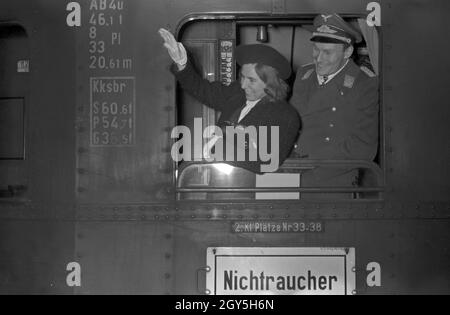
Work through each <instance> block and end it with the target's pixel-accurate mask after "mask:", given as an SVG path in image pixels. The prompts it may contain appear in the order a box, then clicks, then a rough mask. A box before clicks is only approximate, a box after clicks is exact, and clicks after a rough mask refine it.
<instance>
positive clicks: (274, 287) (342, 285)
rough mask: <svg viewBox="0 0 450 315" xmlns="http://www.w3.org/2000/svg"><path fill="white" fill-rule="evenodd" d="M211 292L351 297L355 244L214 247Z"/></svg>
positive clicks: (209, 279) (209, 274) (210, 258)
mask: <svg viewBox="0 0 450 315" xmlns="http://www.w3.org/2000/svg"><path fill="white" fill-rule="evenodd" d="M207 266H208V268H207V271H208V272H207V276H206V288H207V293H209V294H215V295H270V294H280V295H302V294H315V295H330V294H331V295H349V294H354V293H355V288H356V276H355V271H354V270H355V268H354V267H355V249H354V248H300V247H214V248H213V247H210V248H208V249H207Z"/></svg>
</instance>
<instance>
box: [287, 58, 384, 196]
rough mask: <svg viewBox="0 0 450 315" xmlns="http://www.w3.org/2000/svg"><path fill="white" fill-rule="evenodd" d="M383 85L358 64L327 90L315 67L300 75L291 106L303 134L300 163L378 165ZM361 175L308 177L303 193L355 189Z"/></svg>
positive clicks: (325, 171) (338, 172) (328, 172)
mask: <svg viewBox="0 0 450 315" xmlns="http://www.w3.org/2000/svg"><path fill="white" fill-rule="evenodd" d="M378 101H379V100H378V80H377V78H375V77H374V75H371V74H370V73H369V72H368V71H362V70H361V69H360V68H359V67H358V66H357V65H356V64H355V63H354V62H353V61H352V60H350V61H349V62H348V64H347V65H346V66H345V68H344V69H342V71H341V72H340V73H339V74H337V75H336V77H334V78H332V79H331V81H329V82H328V83H327V84H325V85H323V86H320V85H319V83H318V80H317V73H316V71H315V66H314V64H311V65H307V66H304V67H302V68H301V69H300V70H299V72H298V73H297V78H296V82H295V84H294V93H293V96H292V99H291V104H292V105H293V106H294V107H295V108H296V109H297V110H298V111H299V113H300V116H301V118H302V124H303V126H302V127H303V128H302V131H301V134H300V137H299V139H298V141H297V145H296V146H295V152H294V156H295V157H300V158H306V159H326V160H367V161H373V159H374V158H375V156H376V153H377V150H378V123H379V122H378ZM358 173H359V172H358V170H357V169H354V168H353V169H352V168H337V167H328V168H326V167H321V168H317V169H315V170H313V171H306V172H304V173H303V174H302V178H301V185H302V186H303V187H351V186H352V185H353V186H354V185H355V184H356V183H357V182H358V181H359V180H361V179H360V178H359V179H358ZM304 197H306V198H309V197H313V198H321V199H325V198H331V199H338V198H339V199H340V198H349V197H351V195H349V194H314V195H311V196H309V195H305V196H304Z"/></svg>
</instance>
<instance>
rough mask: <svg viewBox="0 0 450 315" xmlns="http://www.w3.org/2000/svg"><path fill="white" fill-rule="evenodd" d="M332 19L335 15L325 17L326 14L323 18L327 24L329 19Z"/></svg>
mask: <svg viewBox="0 0 450 315" xmlns="http://www.w3.org/2000/svg"><path fill="white" fill-rule="evenodd" d="M332 17H333V15H325V14H322V18H323V20H324V21H325V22H327V21H328V19H329V18H332Z"/></svg>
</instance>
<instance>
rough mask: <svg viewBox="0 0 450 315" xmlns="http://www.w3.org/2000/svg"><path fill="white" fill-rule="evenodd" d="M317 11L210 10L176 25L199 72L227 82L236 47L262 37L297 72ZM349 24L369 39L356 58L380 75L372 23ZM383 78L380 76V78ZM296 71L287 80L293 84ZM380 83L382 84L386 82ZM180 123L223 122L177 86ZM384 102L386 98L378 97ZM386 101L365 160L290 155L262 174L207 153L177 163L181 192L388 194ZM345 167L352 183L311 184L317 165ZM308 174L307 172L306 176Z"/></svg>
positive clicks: (191, 195) (308, 58)
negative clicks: (374, 146)
mask: <svg viewBox="0 0 450 315" xmlns="http://www.w3.org/2000/svg"><path fill="white" fill-rule="evenodd" d="M314 17H315V15H302V16H275V17H274V16H261V15H226V16H225V15H208V16H190V17H188V18H187V19H186V20H185V21H184V22H183V23H181V24H180V27H179V29H178V40H180V41H182V42H183V43H184V45H185V46H186V47H187V48H188V50H189V51H190V53H191V54H192V56H193V59H194V60H193V61H194V64H195V66H196V68H197V69H198V71H199V72H200V73H201V74H202V75H203V77H204V78H206V79H208V80H210V81H221V82H222V83H223V84H229V83H230V82H231V81H233V80H236V77H237V71H238V69H236V64H235V60H234V54H233V52H234V48H235V47H236V46H237V45H240V44H253V43H258V42H263V43H264V44H267V45H270V46H272V47H274V48H275V49H277V50H278V51H279V52H280V53H281V54H283V55H284V56H285V57H286V58H287V59H288V60H289V61H290V62H291V65H292V68H293V70H294V73H296V70H297V69H298V68H299V67H301V66H302V65H304V64H308V63H311V62H312V53H311V52H312V44H311V42H310V40H309V39H310V37H311V32H312V29H313V26H312V23H313V19H314ZM344 18H345V19H346V20H347V22H349V23H351V24H352V25H353V26H354V27H355V28H359V29H360V30H361V33H362V34H363V37H364V40H363V42H362V43H361V44H359V45H358V46H355V49H354V54H353V56H352V58H353V60H354V61H355V63H356V64H357V65H358V66H360V67H364V68H365V70H367V71H369V72H371V73H372V74H374V75H378V76H379V78H380V77H381V76H380V75H379V70H378V69H380V66H379V59H380V58H379V47H378V36H379V34H378V32H379V30H377V29H375V28H371V29H368V28H366V27H365V26H367V24H366V23H365V20H362V18H363V17H362V16H361V17H359V16H356V15H355V16H345V15H344ZM380 79H381V78H380ZM294 80H295V77H292V78H291V79H290V80H289V82H288V83H289V84H291V85H292V84H293V82H294ZM380 86H381V84H380ZM177 102H178V104H177V109H178V125H184V126H187V127H192V128H194V121H195V119H198V118H202V127H203V129H202V130H204V129H205V128H206V127H207V126H209V125H212V124H213V123H214V122H217V120H218V118H219V116H220V113H219V112H215V111H214V110H212V109H210V108H208V107H206V106H204V105H203V104H201V103H200V102H198V101H197V100H195V99H193V98H192V97H190V96H188V95H187V94H186V93H185V92H184V91H183V90H182V89H178V90H177ZM380 103H381V97H380ZM381 109H382V104H380V112H379V122H380V128H379V130H380V132H379V134H380V136H379V146H378V153H377V157H376V158H375V159H374V160H373V161H362V160H308V159H303V158H298V157H295V156H292V157H291V158H289V159H288V160H286V161H285V163H284V164H283V165H282V166H281V167H280V169H279V170H278V171H277V172H276V173H267V174H264V175H256V174H254V173H252V172H250V171H247V170H244V169H241V168H237V167H233V166H230V165H228V164H223V163H208V162H206V161H203V160H201V159H199V160H194V161H192V162H189V163H186V162H182V163H181V164H179V165H178V169H177V172H176V174H177V198H178V199H182V200H185V199H195V200H202V199H203V200H230V199H232V200H245V201H249V200H261V199H270V200H273V199H290V200H328V201H329V200H343V199H344V200H361V199H363V200H365V199H375V200H380V199H383V190H384V177H383V171H382V167H383V164H384V163H383V160H382V159H383V156H384V155H383V152H381V150H382V148H383V145H382V141H383V140H382V139H383V137H382V135H383V128H382V121H383V120H382V110H381ZM207 140H208V139H203V143H196V142H195V141H194V143H193V145H192V148H191V151H192V152H193V153H194V154H193V155H194V156H201V150H202V146H203V145H204V144H205V143H206V141H207ZM321 169H332V170H333V169H336V170H342V169H345V170H346V172H347V173H348V174H347V175H348V176H349V177H351V178H354V180H353V181H352V186H348V185H346V186H342V184H341V183H340V182H339V181H336V182H333V181H328V183H327V185H326V186H323V185H309V184H305V182H306V181H305V180H304V178H305V177H306V176H307V175H308V172H310V171H311V170H321ZM305 174H306V175H305Z"/></svg>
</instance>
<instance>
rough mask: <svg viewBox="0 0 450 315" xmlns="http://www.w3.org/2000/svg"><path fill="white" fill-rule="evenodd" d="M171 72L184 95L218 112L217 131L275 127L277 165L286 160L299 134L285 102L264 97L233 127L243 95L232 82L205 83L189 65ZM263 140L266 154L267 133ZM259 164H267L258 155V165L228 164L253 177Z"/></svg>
mask: <svg viewBox="0 0 450 315" xmlns="http://www.w3.org/2000/svg"><path fill="white" fill-rule="evenodd" d="M172 72H173V73H174V74H175V76H176V78H177V80H178V82H179V83H180V85H181V87H182V88H183V89H184V90H185V91H186V92H188V93H189V94H191V95H192V96H194V97H195V98H196V99H198V100H199V101H200V102H202V103H203V104H205V105H206V106H209V107H211V108H214V109H216V110H218V111H220V112H221V116H220V119H219V121H218V126H219V127H221V128H224V127H225V126H227V125H238V124H239V125H242V126H246V127H247V126H255V127H256V129H257V130H258V127H259V126H267V127H268V128H267V129H268V130H269V132H270V127H271V126H278V127H279V164H280V165H281V164H282V163H283V161H284V160H285V159H286V158H287V157H288V155H289V154H290V152H291V150H292V148H293V145H294V144H295V140H296V139H297V136H298V133H299V130H300V118H299V116H298V113H297V111H296V110H295V109H294V108H293V107H292V106H291V105H290V104H289V103H287V102H285V101H271V100H270V99H269V98H268V97H265V98H263V99H262V100H260V101H259V103H258V104H257V105H256V106H255V107H254V108H252V110H250V112H249V113H248V114H247V115H246V116H245V117H244V118H243V119H242V120H241V121H240V122H239V123H237V120H238V118H239V115H240V112H241V110H242V108H244V107H245V103H246V97H245V92H244V90H242V89H241V87H240V84H239V82H233V83H232V84H231V85H229V86H225V85H223V84H222V83H220V82H209V81H208V80H205V79H203V78H201V77H200V76H199V75H198V74H197V72H196V71H195V69H194V68H193V66H192V65H191V64H190V63H189V62H188V64H187V66H186V68H185V69H184V70H182V71H177V69H176V68H175V67H172ZM224 135H225V132H224ZM258 137H259V134H258ZM267 140H268V148H269V150H270V148H271V143H270V133H269V136H268V139H267ZM224 152H225V150H224ZM235 152H236V150H235ZM224 154H225V153H224ZM261 163H263V164H268V162H264V161H261V160H260V158H259V154H258V161H256V162H251V161H248V160H246V161H244V162H232V163H230V164H232V165H235V166H238V167H242V168H245V169H248V170H251V171H253V172H255V173H261V171H260V169H261V168H260V165H261Z"/></svg>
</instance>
